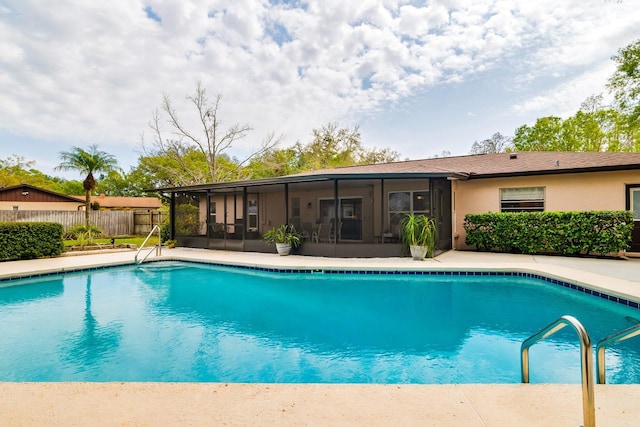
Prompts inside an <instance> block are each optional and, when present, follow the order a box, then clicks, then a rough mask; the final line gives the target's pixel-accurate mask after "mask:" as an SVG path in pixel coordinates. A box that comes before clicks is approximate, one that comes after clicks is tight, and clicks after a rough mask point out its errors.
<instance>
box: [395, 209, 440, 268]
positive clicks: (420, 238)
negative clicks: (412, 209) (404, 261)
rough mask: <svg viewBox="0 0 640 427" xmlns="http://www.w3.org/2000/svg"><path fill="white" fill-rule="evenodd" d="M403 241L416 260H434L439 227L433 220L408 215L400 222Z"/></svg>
mask: <svg viewBox="0 0 640 427" xmlns="http://www.w3.org/2000/svg"><path fill="white" fill-rule="evenodd" d="M400 231H401V238H402V241H403V242H404V243H405V244H406V245H407V246H409V250H410V251H411V256H412V257H413V259H415V260H423V259H424V258H425V257H429V258H433V256H434V253H435V246H436V241H437V227H436V222H435V220H434V219H433V218H429V217H427V216H426V215H422V214H417V215H416V214H413V213H407V214H406V215H405V216H404V217H403V218H402V220H401V221H400Z"/></svg>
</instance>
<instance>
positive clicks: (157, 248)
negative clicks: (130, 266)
mask: <svg viewBox="0 0 640 427" xmlns="http://www.w3.org/2000/svg"><path fill="white" fill-rule="evenodd" d="M154 232H158V244H157V245H154V246H151V247H149V248H146V249H147V250H148V251H147V253H146V254H145V255H144V257H143V258H142V259H140V260H139V259H138V256H139V255H140V252H142V250H143V249H144V245H146V244H147V241H148V240H149V239H150V238H151V236H153V233H154ZM154 249H155V251H156V256H160V255H162V239H161V237H160V226H159V225H154V226H153V228H152V229H151V231H150V232H149V234H148V235H147V238H146V239H144V242H142V245H140V249H138V252H136V256H135V257H134V260H135V262H136V264H142V263H143V262H144V261H145V260H146V259H147V258H148V257H149V255H151V252H153V250H154Z"/></svg>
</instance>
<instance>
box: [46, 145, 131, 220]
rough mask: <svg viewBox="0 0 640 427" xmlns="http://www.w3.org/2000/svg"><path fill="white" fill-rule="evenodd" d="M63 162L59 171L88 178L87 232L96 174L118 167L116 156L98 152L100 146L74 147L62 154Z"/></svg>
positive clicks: (86, 181)
mask: <svg viewBox="0 0 640 427" xmlns="http://www.w3.org/2000/svg"><path fill="white" fill-rule="evenodd" d="M60 160H61V161H62V162H61V163H60V164H59V165H58V166H56V169H57V170H77V171H78V172H80V173H81V174H83V175H84V174H86V175H87V177H86V178H85V179H84V181H82V186H83V187H84V191H85V222H86V226H87V230H89V226H90V223H89V211H90V210H91V192H92V191H93V189H94V188H96V180H95V178H94V177H93V173H94V172H109V171H110V170H113V169H115V168H116V167H117V165H118V161H117V160H116V158H115V156H112V155H111V154H109V153H105V152H104V151H98V146H97V145H95V144H93V145H90V146H89V150H88V151H87V150H83V149H82V148H79V147H73V149H72V150H71V151H63V152H61V153H60Z"/></svg>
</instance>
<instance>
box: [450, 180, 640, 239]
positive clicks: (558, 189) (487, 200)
mask: <svg viewBox="0 0 640 427" xmlns="http://www.w3.org/2000/svg"><path fill="white" fill-rule="evenodd" d="M634 183H640V174H639V173H638V172H629V171H622V172H594V173H576V174H561V175H544V176H528V177H511V178H490V179H478V180H469V181H454V182H453V185H452V189H451V191H452V193H453V195H452V196H453V197H454V202H453V203H452V204H453V218H452V221H453V247H454V248H456V249H471V247H469V246H467V245H465V243H464V239H465V232H464V228H463V224H464V216H465V215H466V214H469V213H486V212H500V189H501V188H517V187H544V188H545V211H547V212H558V211H589V210H624V209H625V196H626V194H625V184H634Z"/></svg>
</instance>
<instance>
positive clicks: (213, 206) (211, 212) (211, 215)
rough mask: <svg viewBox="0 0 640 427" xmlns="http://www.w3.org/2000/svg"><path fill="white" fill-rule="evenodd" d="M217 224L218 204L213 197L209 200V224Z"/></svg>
mask: <svg viewBox="0 0 640 427" xmlns="http://www.w3.org/2000/svg"><path fill="white" fill-rule="evenodd" d="M216 222H218V221H216V202H215V201H214V200H213V197H211V198H209V224H215V223H216Z"/></svg>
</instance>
